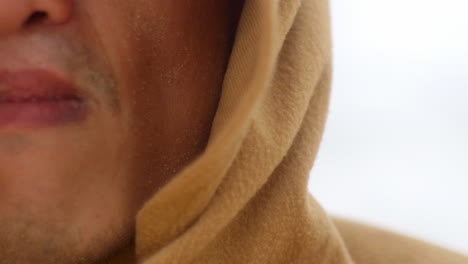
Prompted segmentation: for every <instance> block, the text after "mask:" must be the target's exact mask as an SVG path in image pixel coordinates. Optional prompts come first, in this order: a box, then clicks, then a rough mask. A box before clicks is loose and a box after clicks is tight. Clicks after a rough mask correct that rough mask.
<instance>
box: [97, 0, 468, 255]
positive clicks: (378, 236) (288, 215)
mask: <svg viewBox="0 0 468 264" xmlns="http://www.w3.org/2000/svg"><path fill="white" fill-rule="evenodd" d="M329 23H330V17H329V4H328V1H327V0H246V3H245V6H244V10H243V13H242V16H241V19H240V24H239V27H238V32H237V37H236V40H235V44H234V48H233V51H232V56H231V59H230V62H229V66H228V70H227V73H226V76H225V81H224V84H223V87H222V96H221V99H220V104H219V108H218V110H217V113H216V116H215V119H214V121H213V126H212V131H211V136H210V140H209V143H208V145H207V148H206V150H205V152H204V153H203V154H201V155H200V156H199V157H198V158H197V159H196V160H194V161H193V162H192V163H191V164H189V165H188V166H187V167H185V168H184V169H183V170H181V171H180V172H179V173H178V174H177V175H176V176H175V177H174V178H173V179H172V181H170V182H169V183H168V184H167V185H165V186H164V187H163V188H162V189H161V190H160V191H158V192H157V193H156V194H155V195H154V196H153V197H152V198H151V199H150V200H149V201H148V202H147V203H146V204H145V205H144V207H143V208H142V209H141V211H139V213H138V215H137V223H136V227H135V228H136V236H135V244H134V245H132V246H129V247H128V248H127V249H126V250H124V251H122V252H120V254H119V255H118V256H116V257H115V258H114V259H112V260H108V261H107V262H106V263H111V264H118V263H144V264H171V263H187V264H189V263H190V264H203V263H209V264H211V263H220V264H221V263H226V264H247V263H268V264H279V263H312V264H351V263H356V264H364V263H366V264H383V263H388V264H390V263H392V264H397V263H402V264H410V263H412V264H413V263H418V264H467V263H468V259H467V258H465V257H463V256H461V255H458V254H456V253H452V252H450V251H448V250H445V249H441V248H438V247H434V246H431V245H429V244H426V243H424V242H420V241H417V240H413V239H411V238H407V237H403V236H399V235H396V234H393V233H389V232H386V231H383V230H379V229H375V228H372V227H368V226H364V225H359V224H355V223H352V222H348V221H345V220H337V219H333V218H331V217H330V216H329V215H327V213H326V212H325V211H324V210H323V209H322V208H321V206H320V205H319V204H318V203H317V202H316V200H315V199H314V197H313V196H312V195H311V194H309V192H308V190H307V182H308V178H309V172H310V170H311V168H312V167H313V162H314V159H315V157H316V154H317V151H318V148H319V144H320V141H321V138H322V133H323V131H324V125H325V121H326V116H327V109H328V103H329V96H330V86H331V78H332V74H331V73H332V67H331V66H332V65H331V62H332V58H331V39H330V24H329ZM343 133H346V132H345V131H343ZM312 175H313V170H312ZM343 177H345V176H343ZM337 195H339V194H337Z"/></svg>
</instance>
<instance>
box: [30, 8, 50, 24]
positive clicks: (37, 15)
mask: <svg viewBox="0 0 468 264" xmlns="http://www.w3.org/2000/svg"><path fill="white" fill-rule="evenodd" d="M46 18H47V13H46V12H42V11H38V12H34V13H33V14H32V15H31V16H29V18H28V19H27V20H26V22H25V25H33V24H40V23H41V22H43V21H44V20H45V19H46Z"/></svg>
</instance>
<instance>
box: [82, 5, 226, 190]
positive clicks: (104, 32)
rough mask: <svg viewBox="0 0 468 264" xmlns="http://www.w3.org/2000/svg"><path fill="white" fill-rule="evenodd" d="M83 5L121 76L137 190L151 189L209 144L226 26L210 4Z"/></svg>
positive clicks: (120, 89)
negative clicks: (137, 178)
mask: <svg viewBox="0 0 468 264" xmlns="http://www.w3.org/2000/svg"><path fill="white" fill-rule="evenodd" d="M156 2H157V4H155V3H156ZM205 2H206V3H205ZM220 2H223V1H220ZM84 3H86V4H83V6H86V7H87V9H86V10H87V12H88V14H89V16H90V19H89V21H93V22H92V24H93V25H92V26H93V27H94V28H95V29H96V32H95V33H96V35H99V36H100V40H99V42H100V43H101V44H100V45H99V46H100V49H102V52H101V54H104V55H105V56H106V57H107V58H108V61H110V64H111V66H112V70H113V71H114V72H115V75H116V77H117V79H118V80H117V82H118V87H119V96H120V101H121V104H122V109H123V113H125V114H126V116H125V118H126V120H127V125H128V127H129V129H130V134H131V135H132V136H131V137H132V138H133V139H132V140H131V141H132V142H131V144H130V145H131V149H130V150H129V151H130V153H132V155H131V157H132V162H131V163H132V164H133V169H132V172H134V174H133V176H134V177H141V178H139V180H138V181H137V182H138V183H137V184H138V186H137V188H139V189H147V190H148V192H151V191H152V190H154V188H157V187H159V186H161V185H163V184H164V183H165V182H167V181H168V180H169V178H170V177H171V176H172V175H173V174H174V173H176V172H177V171H178V170H179V169H180V168H181V167H183V166H184V165H186V164H187V163H188V162H189V161H190V160H192V159H193V158H194V157H195V156H196V155H197V154H199V153H200V152H201V151H202V150H203V148H204V146H205V145H206V142H207V140H208V137H209V132H210V128H211V122H212V120H213V117H214V114H215V111H216V108H217V103H218V100H219V94H220V89H221V83H222V79H223V74H224V70H225V66H226V62H227V59H228V55H229V52H230V31H229V30H228V28H227V27H228V21H227V19H226V18H224V16H221V17H219V15H216V14H218V13H220V12H219V10H218V7H216V5H215V4H213V3H212V1H210V3H208V1H205V0H201V1H192V0H190V1H188V0H183V1H141V2H140V4H139V5H136V4H135V3H134V2H132V1H111V0H107V1H105V0H102V1H91V0H87V1H86V2H84ZM207 6H209V7H211V8H207ZM221 13H222V12H221ZM88 23H90V22H88ZM109 29H112V30H109Z"/></svg>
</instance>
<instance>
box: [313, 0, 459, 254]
mask: <svg viewBox="0 0 468 264" xmlns="http://www.w3.org/2000/svg"><path fill="white" fill-rule="evenodd" d="M331 8H332V29H333V41H334V81H333V92H332V99H331V107H330V114H329V118H328V122H327V127H326V130H325V135H324V140H323V142H322V145H321V149H320V152H319V154H318V157H317V160H316V162H315V166H314V168H313V169H312V172H311V177H310V182H309V188H310V190H311V193H312V194H313V195H314V196H315V197H316V198H317V199H318V200H319V201H320V203H321V204H322V205H323V206H324V207H325V208H326V210H327V211H328V212H330V213H331V214H332V215H339V216H346V217H348V218H352V219H356V220H359V221H363V222H365V223H370V224H374V225H378V226H382V227H384V228H389V229H392V230H396V231H398V232H402V233H405V234H408V235H411V236H414V237H417V238H421V239H424V240H426V241H430V242H432V243H435V244H438V245H442V246H444V247H448V248H451V249H453V250H457V251H459V252H462V253H464V254H467V255H468V1H467V0H443V1H441V0H392V1H388V0H331Z"/></svg>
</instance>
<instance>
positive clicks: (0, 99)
mask: <svg viewBox="0 0 468 264" xmlns="http://www.w3.org/2000/svg"><path fill="white" fill-rule="evenodd" d="M61 100H77V101H83V100H84V96H83V94H82V92H81V91H80V90H79V89H78V88H77V87H75V86H74V85H73V84H72V83H71V82H69V81H67V80H65V79H63V78H61V77H59V75H58V74H55V73H53V72H50V71H46V70H41V69H30V70H21V71H14V72H13V71H7V70H0V103H41V102H52V101H61Z"/></svg>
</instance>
